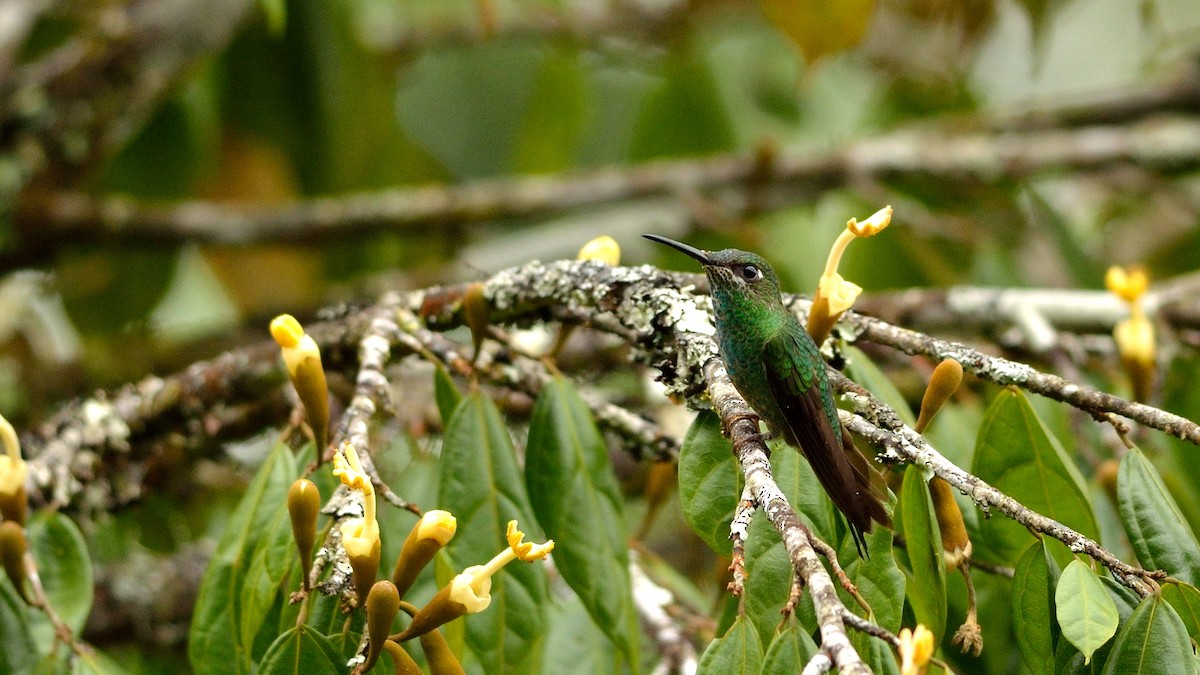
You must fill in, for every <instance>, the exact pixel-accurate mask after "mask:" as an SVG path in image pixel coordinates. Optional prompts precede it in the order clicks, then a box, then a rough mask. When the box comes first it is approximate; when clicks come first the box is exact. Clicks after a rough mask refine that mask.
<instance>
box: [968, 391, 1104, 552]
mask: <svg viewBox="0 0 1200 675" xmlns="http://www.w3.org/2000/svg"><path fill="white" fill-rule="evenodd" d="M971 472H972V473H974V474H975V475H977V476H979V477H980V478H982V479H983V480H985V481H987V482H989V483H991V484H992V485H993V486H994V487H995V488H996V489H998V490H1000V491H1001V492H1003V493H1005V494H1007V495H1009V496H1010V497H1012V498H1013V499H1016V500H1017V501H1019V502H1020V503H1021V504H1023V505H1025V506H1026V507H1028V508H1030V509H1032V510H1033V511H1036V512H1038V513H1041V514H1043V515H1045V516H1047V517H1050V518H1053V519H1054V520H1057V521H1058V522H1060V523H1062V524H1064V525H1066V526H1068V527H1071V528H1074V529H1075V530H1076V531H1077V532H1080V533H1082V534H1083V535H1085V536H1087V537H1091V538H1092V539H1096V538H1097V537H1098V535H1097V527H1096V519H1095V516H1094V515H1093V514H1092V508H1091V505H1090V504H1089V503H1088V499H1087V496H1086V494H1085V493H1084V490H1083V487H1082V485H1083V479H1082V478H1081V477H1080V476H1079V472H1078V470H1076V469H1075V467H1074V465H1072V464H1071V461H1070V459H1069V458H1068V457H1067V455H1066V453H1065V452H1064V451H1063V449H1062V446H1060V445H1059V443H1058V441H1057V440H1056V439H1055V438H1054V437H1053V436H1051V435H1050V433H1049V432H1048V431H1047V430H1046V427H1045V425H1044V424H1043V423H1042V421H1041V420H1040V419H1039V418H1038V416H1037V414H1036V413H1035V412H1034V410H1033V408H1032V407H1031V406H1030V405H1029V400H1028V399H1026V398H1025V395H1024V394H1022V393H1021V392H1020V391H1018V390H1015V389H1011V388H1010V389H1004V390H1002V391H1001V392H1000V393H999V394H998V395H997V396H996V400H994V401H993V402H992V405H991V406H990V407H988V409H987V412H986V413H985V414H984V416H983V424H982V425H980V427H979V436H978V438H977V439H976V442H975V458H974V462H973V464H972V468H971ZM979 530H980V534H981V535H982V537H983V539H984V543H985V546H983V547H980V548H983V549H985V550H984V551H981V550H980V548H977V549H976V553H975V554H976V556H979V557H987V558H993V559H995V560H997V561H998V562H1001V563H1003V564H1011V563H1012V561H1014V560H1016V558H1017V556H1018V555H1019V554H1020V553H1021V551H1024V550H1025V549H1026V548H1027V547H1028V546H1029V542H1030V541H1032V540H1033V534H1031V533H1030V532H1029V530H1028V529H1026V528H1025V526H1024V525H1022V524H1020V523H1018V522H1016V521H1014V520H1012V519H1009V518H1007V517H992V518H988V519H986V520H983V521H981V522H980V523H979ZM981 554H985V555H981ZM1066 562H1068V560H1067V559H1066V558H1064V559H1062V560H1060V563H1062V564H1065V563H1066Z"/></svg>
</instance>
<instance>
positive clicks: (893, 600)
mask: <svg viewBox="0 0 1200 675" xmlns="http://www.w3.org/2000/svg"><path fill="white" fill-rule="evenodd" d="M892 534H893V533H892V531H891V530H889V529H887V528H886V527H878V526H877V527H876V528H875V529H874V530H873V531H872V532H871V533H870V534H868V535H867V554H868V555H867V557H866V558H860V557H859V555H858V548H857V547H856V546H855V545H854V539H853V538H852V537H850V535H849V534H848V533H847V534H846V535H845V536H844V537H842V541H841V545H840V546H839V548H838V559H839V560H841V561H842V568H843V570H844V571H845V572H846V576H847V577H848V578H849V579H850V582H851V583H852V584H854V585H855V586H856V587H857V588H858V592H859V594H861V595H862V596H863V599H864V600H866V601H867V604H869V605H870V606H871V611H872V612H873V614H874V616H872V617H868V618H870V619H871V621H872V622H874V623H875V624H878V625H879V626H882V627H883V628H886V629H887V630H889V631H891V632H893V633H895V632H898V631H899V630H900V622H901V621H902V619H903V613H904V587H905V583H904V572H902V571H901V570H900V566H899V565H897V564H896V557H895V556H894V555H893V554H892V551H893V548H894V544H893V536H892ZM847 561H848V562H847ZM836 585H837V591H838V597H840V598H841V599H842V604H844V605H846V606H847V607H849V608H850V609H851V611H854V612H856V613H857V612H858V611H859V608H858V604H857V603H856V602H855V601H854V598H852V597H850V594H849V593H847V592H846V590H845V589H843V588H842V586H841V584H836ZM873 639H874V638H872V640H873Z"/></svg>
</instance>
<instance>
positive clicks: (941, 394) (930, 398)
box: [916, 359, 963, 434]
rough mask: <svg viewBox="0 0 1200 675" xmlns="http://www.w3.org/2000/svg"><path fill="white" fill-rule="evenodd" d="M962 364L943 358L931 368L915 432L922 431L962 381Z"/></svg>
mask: <svg viewBox="0 0 1200 675" xmlns="http://www.w3.org/2000/svg"><path fill="white" fill-rule="evenodd" d="M962 376H963V368H962V364H961V363H959V362H958V361H955V360H954V359H945V360H943V361H942V362H941V363H939V364H937V367H936V368H934V369H933V375H932V376H931V377H930V378H929V386H927V387H925V396H923V397H922V398H921V414H920V416H919V417H918V418H917V426H916V430H917V433H919V434H920V433H924V432H925V428H926V427H928V426H929V423H930V422H932V421H933V416H934V415H936V414H937V413H938V411H939V410H941V409H942V406H943V405H944V404H945V403H946V401H948V400H950V397H951V396H953V395H954V392H956V391H958V385H959V384H961V383H962Z"/></svg>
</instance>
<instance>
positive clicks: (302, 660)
mask: <svg viewBox="0 0 1200 675" xmlns="http://www.w3.org/2000/svg"><path fill="white" fill-rule="evenodd" d="M339 661H341V656H340V655H339V654H338V652H337V650H336V649H334V647H333V643H331V642H330V641H329V638H327V637H325V636H324V635H321V634H320V633H318V632H317V631H316V630H314V629H312V628H311V627H309V626H297V627H295V628H292V629H290V630H288V631H286V632H285V633H283V634H282V635H280V636H279V637H278V638H276V639H275V642H273V643H271V647H270V649H268V650H267V653H266V654H264V655H263V659H262V663H261V664H259V667H258V671H257V672H258V673H260V674H261V675H321V673H329V674H330V675H337V674H339V673H342V672H344V668H342V666H341V664H340V663H339Z"/></svg>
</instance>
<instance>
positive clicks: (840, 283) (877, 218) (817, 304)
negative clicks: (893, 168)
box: [808, 206, 892, 344]
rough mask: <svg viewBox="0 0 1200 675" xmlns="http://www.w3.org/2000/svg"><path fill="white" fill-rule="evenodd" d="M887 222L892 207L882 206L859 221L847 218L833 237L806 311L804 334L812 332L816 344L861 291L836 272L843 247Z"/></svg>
mask: <svg viewBox="0 0 1200 675" xmlns="http://www.w3.org/2000/svg"><path fill="white" fill-rule="evenodd" d="M891 222H892V207H891V206H885V207H883V208H882V209H880V210H878V211H876V212H875V213H873V214H872V215H871V217H870V218H867V219H866V220H864V221H862V222H861V223H860V222H858V220H857V219H855V218H851V219H850V220H849V221H848V222H847V223H846V229H845V230H842V233H841V234H839V235H838V238H837V240H836V241H834V242H833V248H831V249H830V250H829V257H828V258H826V260H825V272H824V273H823V274H822V275H821V279H820V280H819V281H818V282H817V293H816V295H814V296H813V304H812V309H811V310H809V313H808V333H809V335H812V337H813V340H815V341H816V342H817V344H821V343H822V342H824V341H825V338H827V337H829V332H830V331H831V330H833V326H834V324H836V323H837V320H838V317H840V316H841V315H842V313H843V312H845V311H846V310H848V309H850V307H851V306H852V305H854V301H855V300H857V299H858V296H859V294H860V293H862V287H861V286H858V285H857V284H853V283H850V282H849V281H846V280H845V279H843V278H842V276H841V275H840V274H838V273H837V268H838V265H839V264H840V263H841V261H842V254H844V253H845V252H846V247H847V246H849V245H850V242H852V241H854V240H855V239H857V238H860V237H870V236H874V235H876V234H879V232H881V231H882V230H883V229H884V228H885V227H887V226H888V224H889V223H891Z"/></svg>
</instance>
